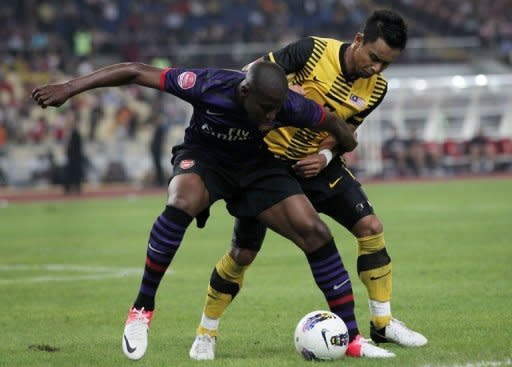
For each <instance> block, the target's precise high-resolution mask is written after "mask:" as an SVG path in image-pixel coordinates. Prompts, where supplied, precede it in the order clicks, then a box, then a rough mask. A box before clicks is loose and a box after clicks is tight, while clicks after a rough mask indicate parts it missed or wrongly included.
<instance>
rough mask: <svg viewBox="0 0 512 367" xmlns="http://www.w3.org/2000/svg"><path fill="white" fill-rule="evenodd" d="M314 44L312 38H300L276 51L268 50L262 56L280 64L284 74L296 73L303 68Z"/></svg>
mask: <svg viewBox="0 0 512 367" xmlns="http://www.w3.org/2000/svg"><path fill="white" fill-rule="evenodd" d="M314 46H315V41H314V39H313V38H311V37H306V38H302V39H300V40H298V41H296V42H293V43H290V44H289V45H287V46H285V47H283V48H282V49H280V50H278V51H273V52H269V53H268V54H267V55H265V56H264V59H265V60H267V61H271V62H274V63H276V64H278V65H279V66H281V67H282V68H283V69H284V71H285V72H286V74H290V73H296V72H298V71H300V70H302V69H303V68H304V66H305V65H306V62H307V61H308V59H309V57H310V56H311V54H312V53H313V47H314Z"/></svg>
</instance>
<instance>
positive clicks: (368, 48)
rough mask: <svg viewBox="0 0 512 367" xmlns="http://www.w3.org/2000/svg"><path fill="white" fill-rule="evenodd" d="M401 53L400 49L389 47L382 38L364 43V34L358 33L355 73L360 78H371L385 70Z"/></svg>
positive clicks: (355, 41)
mask: <svg viewBox="0 0 512 367" xmlns="http://www.w3.org/2000/svg"><path fill="white" fill-rule="evenodd" d="M400 53H401V50H400V49H396V48H391V47H389V46H388V44H387V43H386V41H384V40H383V39H382V38H378V39H377V40H376V41H375V42H367V43H363V35H362V34H361V33H358V34H357V35H356V37H355V39H354V52H353V59H352V61H353V66H354V70H353V73H354V75H355V76H357V77H359V78H370V77H371V76H372V75H374V74H378V73H380V72H382V71H383V70H385V69H386V68H387V67H388V66H389V65H390V64H391V63H393V62H394V61H395V60H396V59H397V58H398V56H400Z"/></svg>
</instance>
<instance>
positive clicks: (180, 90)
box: [160, 68, 204, 102]
mask: <svg viewBox="0 0 512 367" xmlns="http://www.w3.org/2000/svg"><path fill="white" fill-rule="evenodd" d="M203 78H204V71H203V70H202V69H183V68H168V69H165V70H163V71H162V74H161V75H160V89H161V90H163V91H166V92H168V93H170V94H173V95H175V96H176V97H179V98H181V99H183V100H185V101H187V102H194V101H196V100H197V99H198V98H199V97H200V95H201V86H202V84H203Z"/></svg>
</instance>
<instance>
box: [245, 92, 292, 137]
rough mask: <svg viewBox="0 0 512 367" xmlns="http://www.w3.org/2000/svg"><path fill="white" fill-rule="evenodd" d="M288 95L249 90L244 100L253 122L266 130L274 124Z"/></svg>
mask: <svg viewBox="0 0 512 367" xmlns="http://www.w3.org/2000/svg"><path fill="white" fill-rule="evenodd" d="M285 99H286V95H283V96H281V95H275V96H274V95H270V94H264V93H258V92H253V91H249V92H248V93H247V96H246V98H245V100H244V108H245V110H246V111H247V114H248V115H249V118H250V119H251V121H252V122H253V123H255V124H256V125H258V127H259V128H260V130H261V131H266V130H268V129H269V128H271V127H272V126H273V124H272V122H273V121H274V120H275V119H276V115H277V113H278V112H279V110H280V109H281V107H282V106H283V103H284V101H285Z"/></svg>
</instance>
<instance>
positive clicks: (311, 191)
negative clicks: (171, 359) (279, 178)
mask: <svg viewBox="0 0 512 367" xmlns="http://www.w3.org/2000/svg"><path fill="white" fill-rule="evenodd" d="M297 180H298V181H299V183H300V185H301V187H302V189H303V190H304V193H305V194H306V196H307V197H308V199H309V200H310V201H311V203H312V204H313V206H314V207H315V209H316V210H317V212H319V213H323V214H326V215H327V216H329V217H331V218H332V219H334V220H335V221H337V222H338V223H340V224H342V225H343V226H344V227H345V228H347V229H348V230H350V229H351V228H352V227H353V226H354V224H356V223H357V222H358V221H359V220H360V219H361V218H363V217H366V216H367V215H370V214H374V211H373V207H372V205H371V204H370V202H369V201H368V197H367V196H366V194H365V192H364V191H363V189H362V187H361V184H360V183H359V181H357V180H356V178H355V177H354V175H353V174H352V173H351V172H350V170H349V169H348V168H347V167H346V166H345V164H344V163H343V161H342V160H341V159H340V158H337V157H335V158H334V159H333V160H332V161H331V163H329V165H328V166H327V167H325V168H324V169H323V170H322V171H321V172H320V173H319V174H318V175H317V176H315V177H310V178H302V177H297Z"/></svg>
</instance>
